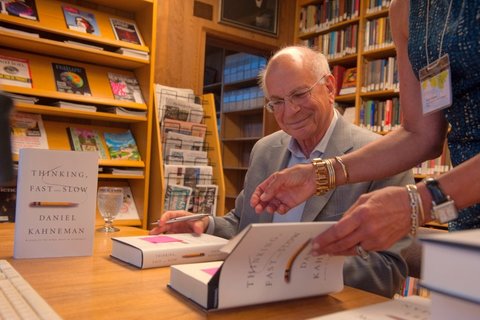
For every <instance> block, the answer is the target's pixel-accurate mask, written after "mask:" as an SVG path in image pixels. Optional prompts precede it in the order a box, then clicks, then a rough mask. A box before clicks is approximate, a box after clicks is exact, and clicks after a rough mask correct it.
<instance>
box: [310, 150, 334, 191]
mask: <svg viewBox="0 0 480 320" xmlns="http://www.w3.org/2000/svg"><path fill="white" fill-rule="evenodd" d="M312 165H313V167H314V168H315V174H316V181H315V182H316V185H317V191H316V193H315V194H316V195H317V196H321V195H324V194H325V193H327V192H328V191H330V190H331V189H333V188H335V169H334V168H333V163H332V160H330V159H326V160H322V159H320V158H315V159H313V160H312Z"/></svg>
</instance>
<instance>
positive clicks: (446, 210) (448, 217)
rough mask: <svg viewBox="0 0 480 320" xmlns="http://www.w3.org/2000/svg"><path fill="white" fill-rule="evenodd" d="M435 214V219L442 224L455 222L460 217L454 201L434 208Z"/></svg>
mask: <svg viewBox="0 0 480 320" xmlns="http://www.w3.org/2000/svg"><path fill="white" fill-rule="evenodd" d="M433 212H434V214H435V218H437V220H438V221H439V222H440V223H446V222H448V221H452V220H455V219H456V218H457V217H458V212H457V208H455V204H454V202H453V200H450V201H447V202H444V203H442V204H440V205H438V206H434V207H433Z"/></svg>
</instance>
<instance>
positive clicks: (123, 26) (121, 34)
mask: <svg viewBox="0 0 480 320" xmlns="http://www.w3.org/2000/svg"><path fill="white" fill-rule="evenodd" d="M110 23H111V24H112V29H113V33H114V34H115V38H116V39H117V40H120V41H125V42H129V43H134V44H138V45H143V40H142V36H141V35H140V32H139V31H138V28H137V25H136V24H135V22H134V21H126V20H120V19H116V18H110Z"/></svg>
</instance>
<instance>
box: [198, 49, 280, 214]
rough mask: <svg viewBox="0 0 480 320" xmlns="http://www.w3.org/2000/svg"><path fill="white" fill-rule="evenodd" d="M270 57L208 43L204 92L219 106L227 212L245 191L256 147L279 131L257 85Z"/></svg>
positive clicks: (264, 54)
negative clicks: (251, 159) (265, 108)
mask: <svg viewBox="0 0 480 320" xmlns="http://www.w3.org/2000/svg"><path fill="white" fill-rule="evenodd" d="M248 49H250V50H248ZM266 55H267V53H266V52H265V51H263V52H262V51H261V50H259V49H252V48H242V47H240V46H238V45H237V46H232V44H223V43H222V42H221V41H218V40H217V41H215V42H214V43H213V44H212V43H210V45H208V43H207V49H206V57H205V78H204V89H203V90H204V92H210V93H212V94H214V96H215V100H216V102H217V105H218V106H217V117H218V120H219V122H220V125H219V134H220V140H221V158H222V162H223V176H224V181H225V195H224V196H225V209H224V210H225V212H228V211H229V210H231V209H233V208H235V199H236V197H237V196H238V194H239V193H240V191H241V190H242V189H243V182H244V179H245V174H246V172H247V169H248V164H249V158H250V151H251V149H252V148H253V145H254V144H255V143H256V142H257V141H258V140H259V139H261V138H262V137H263V136H265V135H268V134H270V133H272V132H274V131H276V130H278V129H279V128H278V125H277V124H276V121H275V119H274V118H273V115H271V114H269V113H268V112H266V111H265V110H264V108H263V104H264V97H263V92H262V91H261V89H260V87H259V86H258V82H257V76H258V72H259V71H260V70H261V69H262V68H263V67H264V66H265V64H266V58H265V56H266Z"/></svg>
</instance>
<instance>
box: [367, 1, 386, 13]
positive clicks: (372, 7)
mask: <svg viewBox="0 0 480 320" xmlns="http://www.w3.org/2000/svg"><path fill="white" fill-rule="evenodd" d="M367 2H368V3H367V13H374V12H378V11H381V10H384V9H388V8H390V3H391V2H392V0H367Z"/></svg>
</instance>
